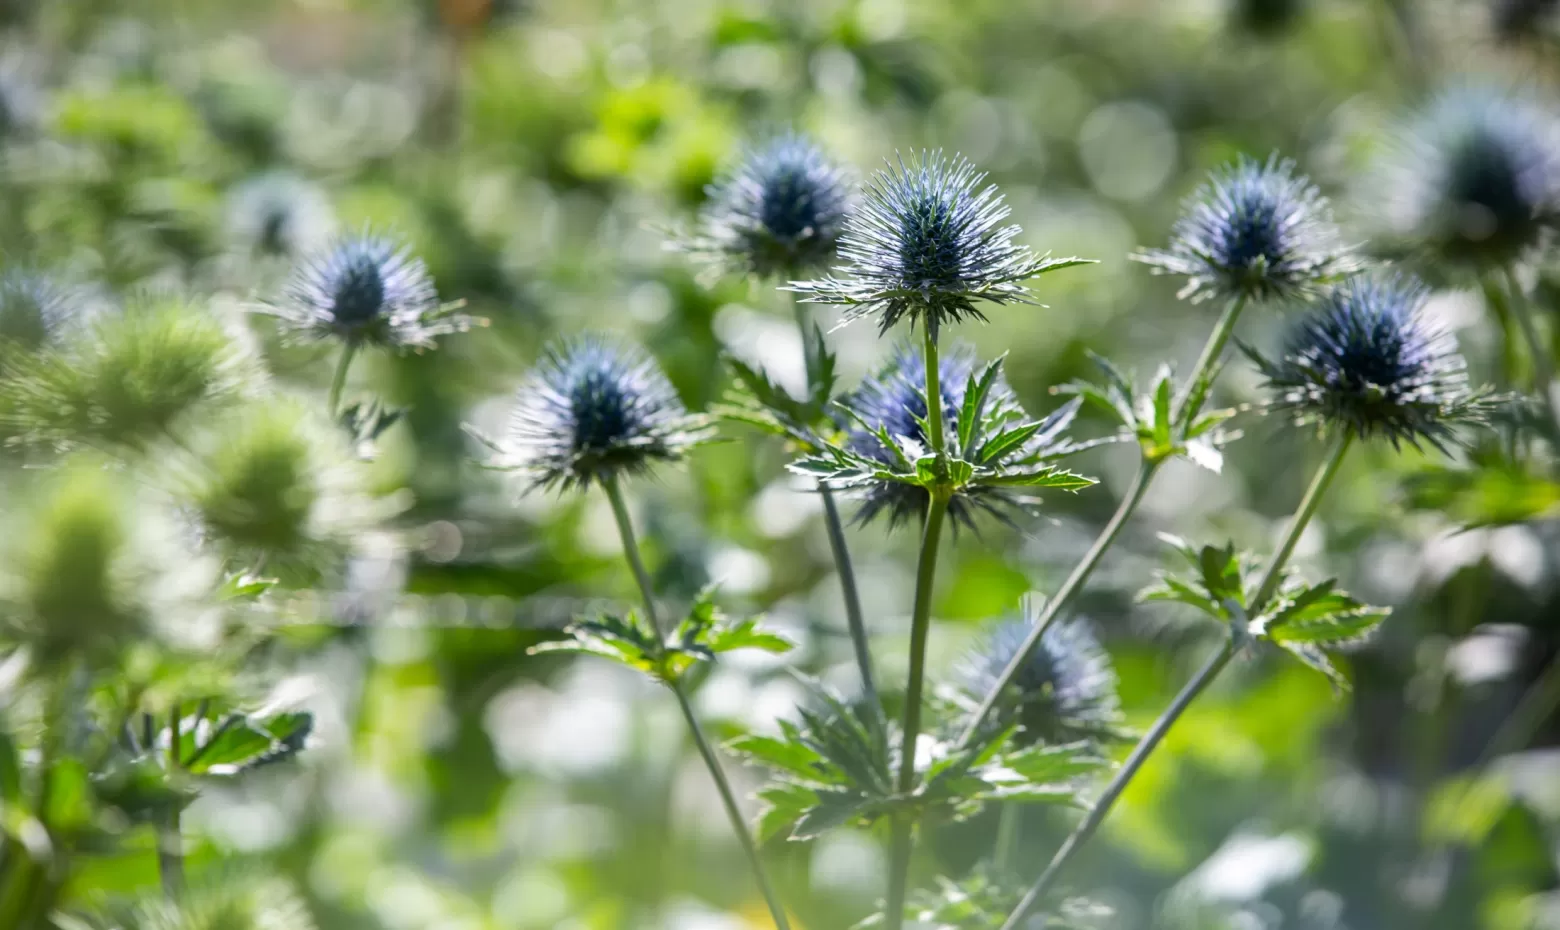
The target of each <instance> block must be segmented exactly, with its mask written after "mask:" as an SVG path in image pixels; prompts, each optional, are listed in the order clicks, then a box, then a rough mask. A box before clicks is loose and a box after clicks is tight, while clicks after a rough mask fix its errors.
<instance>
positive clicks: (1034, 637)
mask: <svg viewBox="0 0 1560 930" xmlns="http://www.w3.org/2000/svg"><path fill="white" fill-rule="evenodd" d="M1159 464H1160V463H1158V462H1153V461H1150V460H1148V459H1146V458H1145V459H1143V461H1142V462H1141V463H1140V464H1139V465H1138V470H1137V474H1136V475H1134V476H1133V478H1132V484H1131V486H1130V487H1128V488H1127V493H1126V494H1125V495H1123V496H1122V498H1121V503H1120V504H1118V505H1116V512H1115V513H1114V514H1112V515H1111V518H1110V522H1108V523H1106V524H1105V527H1104V529H1102V530H1100V535H1099V536H1097V537H1095V539H1094V544H1093V545H1092V546H1090V547H1089V551H1088V552H1085V553H1084V554H1083V558H1082V559H1081V560H1080V561H1079V562H1078V564H1077V565H1076V566H1074V567H1073V570H1072V573H1071V574H1070V575H1068V576H1067V579H1066V580H1065V581H1063V582H1062V586H1061V587H1060V588H1057V589H1056V594H1055V595H1054V596H1052V597H1051V599H1050V600H1048V601H1046V603H1045V607H1044V609H1043V610H1042V611H1041V612H1040V616H1039V617H1038V618H1037V619H1036V621H1035V625H1034V628H1033V629H1031V630H1030V631H1029V635H1028V636H1026V637H1024V642H1023V644H1022V645H1020V646H1019V647H1018V649H1017V650H1015V651H1014V653H1013V658H1012V659H1011V660H1009V662H1008V664H1007V667H1006V668H1004V669H1003V670H1002V674H1001V676H1000V677H998V678H997V682H996V684H995V685H993V686H992V687H991V690H990V691H988V692H986V696H985V698H984V699H982V700H981V702H980V707H979V708H978V709H977V710H976V711H975V713H974V715H973V716H971V717H970V722H969V723H967V724H965V726H964V732H963V733H961V734H959V745H960V746H968V745H969V743H970V740H972V739H974V738H975V735H976V734H977V733H979V732H980V729H981V727H983V726H984V725H985V723H986V720H987V719H988V718H989V717H990V716H991V713H992V711H993V710H995V709H996V706H997V704H998V703H999V702H1000V701H1001V700H1002V696H1003V695H1004V694H1006V693H1007V689H1008V687H1009V686H1011V685H1012V683H1013V681H1014V680H1015V679H1017V678H1018V676H1019V674H1020V673H1021V672H1023V669H1024V663H1026V662H1027V661H1029V654H1030V653H1032V652H1034V650H1035V646H1036V645H1037V644H1038V643H1039V642H1040V638H1041V637H1042V636H1044V635H1045V631H1046V630H1048V629H1050V627H1051V624H1052V623H1054V622H1055V621H1056V618H1057V617H1058V616H1060V614H1061V612H1062V610H1063V609H1064V608H1065V607H1067V605H1068V604H1069V603H1071V601H1072V599H1073V595H1075V594H1077V593H1078V591H1079V590H1081V589H1082V588H1083V586H1084V583H1085V582H1087V581H1088V580H1089V576H1090V575H1091V574H1093V573H1094V569H1095V568H1096V567H1097V566H1098V565H1099V564H1100V559H1102V558H1104V556H1105V552H1106V550H1108V549H1109V548H1110V547H1111V545H1112V544H1114V543H1115V542H1116V537H1117V536H1119V535H1121V530H1122V528H1123V527H1125V526H1126V525H1127V520H1128V519H1130V518H1131V517H1132V513H1133V511H1135V510H1137V507H1138V504H1139V503H1141V502H1142V500H1143V495H1144V493H1145V492H1147V491H1148V485H1149V483H1150V482H1152V481H1153V480H1154V474H1155V472H1157V471H1159Z"/></svg>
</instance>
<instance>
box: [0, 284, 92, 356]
mask: <svg viewBox="0 0 1560 930" xmlns="http://www.w3.org/2000/svg"><path fill="white" fill-rule="evenodd" d="M80 310H81V306H80V296H79V295H78V294H76V293H75V292H74V291H72V290H71V289H69V288H67V287H65V286H64V285H62V284H60V283H59V282H58V281H57V280H55V279H54V278H52V277H50V276H49V275H46V274H43V273H41V272H37V271H32V270H29V269H25V268H12V269H10V270H8V271H6V272H5V273H4V274H0V351H7V350H21V351H34V350H37V349H41V348H43V347H44V346H52V345H55V344H57V343H58V342H59V341H60V339H61V337H62V336H63V335H64V334H65V332H66V331H67V330H68V329H69V327H70V324H71V323H72V322H73V321H74V320H76V319H77V318H78V317H79V315H80Z"/></svg>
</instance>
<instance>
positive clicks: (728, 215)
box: [676, 133, 850, 278]
mask: <svg viewBox="0 0 1560 930" xmlns="http://www.w3.org/2000/svg"><path fill="white" fill-rule="evenodd" d="M707 193H708V195H709V203H708V204H707V205H706V206H705V208H704V210H703V211H702V212H701V213H700V215H699V229H698V233H697V234H696V235H695V236H694V237H693V238H692V239H690V240H689V241H687V242H683V243H677V244H676V247H678V248H681V249H683V250H685V251H688V252H690V253H692V254H693V255H695V256H697V257H699V258H702V259H704V260H706V261H708V262H710V263H711V264H713V265H714V266H716V267H717V268H720V269H722V270H726V271H733V272H740V273H744V274H752V275H755V276H757V277H760V278H774V277H795V276H797V275H802V274H806V273H808V272H811V271H814V270H816V269H818V268H820V267H822V266H824V265H826V264H828V263H829V262H830V261H831V260H833V258H834V252H835V246H836V245H837V243H838V242H839V238H840V232H841V231H842V229H843V228H844V225H845V220H846V218H847V217H848V216H849V215H850V183H849V180H848V178H847V176H846V172H845V171H844V170H843V169H842V168H840V167H839V166H838V165H836V164H835V163H834V162H833V161H831V160H830V159H829V157H828V156H827V155H825V154H824V153H823V151H822V150H820V149H819V148H818V146H816V145H814V144H813V142H812V140H811V139H809V138H807V137H806V136H804V135H800V134H797V133H787V134H785V135H781V136H777V137H775V138H774V139H771V140H769V141H768V142H765V143H763V144H761V145H758V146H755V147H753V148H751V149H749V150H747V151H746V152H744V153H743V155H742V159H741V161H740V162H739V163H738V164H737V166H736V168H735V169H733V170H732V171H731V173H729V174H727V175H726V176H724V177H722V178H721V179H720V180H718V181H717V182H716V183H715V184H713V185H711V186H710V187H709V189H708V191H707Z"/></svg>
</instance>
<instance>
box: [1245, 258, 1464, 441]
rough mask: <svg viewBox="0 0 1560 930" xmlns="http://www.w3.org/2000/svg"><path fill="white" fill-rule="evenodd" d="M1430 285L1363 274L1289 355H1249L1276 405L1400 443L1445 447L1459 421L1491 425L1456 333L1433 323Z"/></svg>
mask: <svg viewBox="0 0 1560 930" xmlns="http://www.w3.org/2000/svg"><path fill="white" fill-rule="evenodd" d="M1428 296H1429V292H1428V290H1427V289H1426V288H1425V287H1424V285H1422V284H1420V283H1419V282H1418V281H1416V280H1413V279H1411V278H1405V277H1398V276H1374V275H1373V276H1361V277H1358V278H1354V279H1351V280H1349V281H1347V282H1345V283H1344V284H1342V285H1340V286H1338V287H1337V288H1335V289H1333V290H1332V291H1330V292H1329V293H1327V294H1326V295H1324V296H1323V297H1322V298H1321V299H1320V300H1318V302H1317V304H1316V306H1315V307H1314V308H1313V309H1312V311H1311V312H1310V313H1308V314H1307V315H1306V316H1304V317H1302V318H1301V319H1299V320H1297V321H1296V322H1295V324H1294V325H1293V327H1292V328H1291V330H1290V332H1289V335H1288V338H1287V339H1286V341H1285V343H1284V352H1283V356H1282V357H1281V358H1279V359H1277V360H1268V359H1266V358H1263V357H1261V356H1260V355H1257V354H1255V353H1251V352H1250V350H1248V354H1251V355H1252V358H1253V359H1254V360H1255V361H1256V363H1257V365H1258V367H1259V368H1261V370H1262V373H1263V374H1264V375H1266V376H1267V380H1268V387H1269V389H1270V390H1271V391H1272V392H1273V394H1274V401H1273V406H1274V407H1275V408H1276V409H1279V410H1286V411H1290V412H1292V413H1293V414H1295V416H1296V418H1297V419H1298V420H1300V421H1301V422H1319V423H1321V424H1322V425H1323V426H1324V427H1328V428H1337V429H1341V430H1345V431H1347V432H1348V433H1350V434H1352V435H1354V436H1355V437H1356V438H1359V439H1371V438H1374V437H1377V436H1381V437H1385V438H1387V439H1389V440H1391V441H1392V443H1393V445H1397V444H1399V443H1402V442H1407V443H1409V444H1410V445H1415V446H1417V445H1418V444H1419V443H1420V441H1421V440H1423V441H1426V442H1429V443H1430V444H1431V445H1433V446H1435V447H1437V448H1442V445H1443V443H1444V442H1445V441H1447V440H1449V439H1451V438H1452V436H1453V427H1454V426H1456V425H1458V424H1459V423H1467V422H1478V421H1480V420H1482V419H1483V415H1484V412H1485V409H1484V408H1485V406H1486V401H1485V398H1484V395H1483V394H1482V392H1476V391H1473V390H1471V389H1470V387H1469V384H1468V371H1467V366H1466V364H1465V363H1464V361H1463V358H1462V356H1461V355H1459V354H1458V352H1457V343H1456V340H1454V339H1453V338H1452V336H1451V334H1450V333H1448V332H1446V331H1445V330H1443V329H1442V328H1441V327H1440V326H1438V325H1437V324H1435V323H1433V322H1432V321H1430V320H1429V319H1427V318H1426V317H1425V313H1424V306H1425V301H1426V299H1427V298H1428Z"/></svg>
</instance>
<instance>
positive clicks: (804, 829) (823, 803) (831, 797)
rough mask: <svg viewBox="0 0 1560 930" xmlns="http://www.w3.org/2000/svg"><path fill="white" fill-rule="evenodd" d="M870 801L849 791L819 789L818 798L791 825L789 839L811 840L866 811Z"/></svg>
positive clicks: (841, 825)
mask: <svg viewBox="0 0 1560 930" xmlns="http://www.w3.org/2000/svg"><path fill="white" fill-rule="evenodd" d="M870 806H871V804H870V801H869V800H868V799H866V798H864V797H862V796H861V795H860V794H857V793H855V792H850V791H819V792H818V800H817V802H816V803H814V804H813V805H812V806H811V807H810V808H808V809H807V810H806V811H804V812H803V813H802V816H801V817H799V818H797V821H796V823H794V824H793V825H792V826H791V839H793V840H811V839H817V838H818V837H819V836H821V835H823V834H824V833H826V832H828V831H829V830H833V829H835V828H837V827H843V826H845V825H846V824H848V823H850V822H851V821H852V820H855V819H856V818H857V817H860V816H862V815H864V814H866V813H867V812H868V809H869V808H870Z"/></svg>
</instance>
